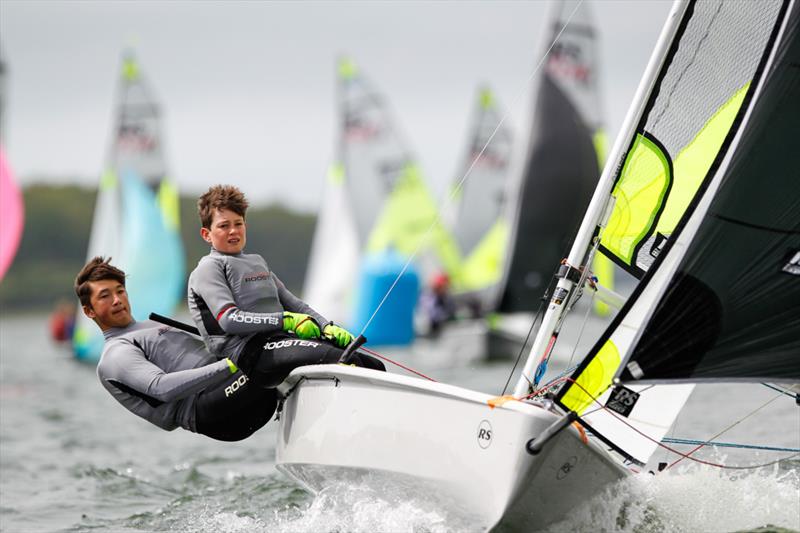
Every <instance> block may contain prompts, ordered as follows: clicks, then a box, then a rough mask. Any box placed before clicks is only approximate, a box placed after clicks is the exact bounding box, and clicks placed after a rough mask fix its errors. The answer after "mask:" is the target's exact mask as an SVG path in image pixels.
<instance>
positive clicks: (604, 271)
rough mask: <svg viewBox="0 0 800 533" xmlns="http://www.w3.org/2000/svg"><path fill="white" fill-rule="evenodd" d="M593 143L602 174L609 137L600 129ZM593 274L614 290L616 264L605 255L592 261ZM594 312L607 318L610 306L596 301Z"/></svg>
mask: <svg viewBox="0 0 800 533" xmlns="http://www.w3.org/2000/svg"><path fill="white" fill-rule="evenodd" d="M592 142H593V143H594V151H595V153H596V154H597V163H598V165H599V166H600V172H602V171H603V165H605V163H606V153H607V147H608V136H607V135H606V132H605V131H603V130H602V129H598V130H597V131H595V132H594V135H592ZM592 272H594V275H595V276H597V281H598V283H600V285H602V286H603V287H605V288H607V289H609V290H612V291H613V290H614V264H613V263H612V262H611V260H610V259H608V258H607V257H606V256H604V255H603V254H595V255H594V259H593V260H592ZM594 312H595V313H596V314H597V315H598V316H607V315H608V312H609V308H608V305H607V304H605V303H603V302H601V301H600V300H595V302H594Z"/></svg>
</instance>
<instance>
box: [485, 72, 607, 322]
mask: <svg viewBox="0 0 800 533" xmlns="http://www.w3.org/2000/svg"><path fill="white" fill-rule="evenodd" d="M534 116H535V117H536V119H535V122H534V125H533V129H532V132H531V144H530V148H529V150H530V151H529V153H528V156H527V161H528V163H527V164H526V175H525V176H524V178H523V181H522V186H521V191H520V200H519V207H518V209H517V220H516V227H517V232H516V235H515V236H514V241H513V242H512V243H511V246H510V248H509V254H510V255H509V257H511V263H510V265H509V269H508V274H507V277H506V284H505V289H504V291H503V295H502V299H501V301H500V305H499V310H500V311H502V312H516V311H532V310H535V308H536V307H537V306H538V302H539V298H540V297H541V294H542V293H543V292H544V289H545V287H547V285H548V284H549V283H550V281H551V277H552V273H553V267H554V265H557V264H558V263H559V261H560V260H561V258H562V257H564V256H565V255H566V253H567V251H568V250H569V246H570V245H571V238H572V236H574V235H575V232H576V230H577V228H578V226H579V225H580V221H581V217H582V215H583V213H584V212H585V210H586V206H587V205H588V204H589V200H590V199H591V195H592V191H593V190H594V187H595V185H596V184H597V180H598V178H599V169H598V165H597V154H596V152H595V149H594V144H593V142H592V137H591V133H590V132H589V130H588V128H587V126H586V124H585V123H584V121H583V119H582V118H581V117H580V115H579V113H578V110H577V109H576V108H575V106H574V105H573V104H572V103H571V102H570V101H569V99H568V97H567V96H566V95H565V94H564V93H563V91H562V90H561V89H560V88H559V87H558V86H557V85H556V84H555V83H554V81H553V80H552V79H551V78H550V76H549V75H548V74H546V75H544V76H543V77H542V83H541V85H540V88H539V93H538V97H537V99H536V107H535V111H534Z"/></svg>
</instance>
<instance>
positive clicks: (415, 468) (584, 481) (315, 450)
mask: <svg viewBox="0 0 800 533" xmlns="http://www.w3.org/2000/svg"><path fill="white" fill-rule="evenodd" d="M281 389H282V390H283V391H285V392H286V394H287V397H286V399H285V402H284V404H283V408H282V411H281V413H280V415H279V416H280V418H279V428H278V443H277V453H276V455H277V458H276V464H277V467H278V469H279V470H281V471H282V472H284V473H285V474H287V475H288V476H289V477H291V478H293V479H295V480H296V481H297V482H298V483H299V484H301V485H302V486H303V487H305V488H306V489H307V490H309V491H311V492H314V493H316V492H319V491H321V490H323V489H325V488H326V487H330V486H334V485H337V484H339V483H342V482H346V483H359V484H366V485H368V486H369V487H370V488H371V489H373V490H375V491H377V492H378V493H380V492H381V491H386V492H387V493H388V492H390V491H391V493H393V494H396V493H397V490H398V489H400V490H404V491H413V492H409V493H410V494H414V495H415V496H417V497H423V498H425V499H426V500H428V501H435V502H437V503H438V502H440V503H441V504H442V506H443V508H445V509H447V510H449V511H451V512H455V513H458V516H461V517H469V518H470V519H471V520H472V521H473V523H474V524H475V526H476V529H490V528H493V527H495V526H496V525H498V524H501V525H503V526H508V527H510V528H511V529H516V528H518V527H522V526H524V527H525V528H526V529H531V528H536V527H542V526H545V525H547V524H550V523H553V522H555V521H558V520H561V519H563V518H564V517H566V516H567V514H568V512H569V510H570V509H572V508H573V507H574V506H575V505H576V504H578V503H580V502H582V501H584V500H586V499H588V498H590V497H592V496H594V495H595V494H596V493H597V491H598V490H600V489H601V488H602V487H603V486H604V485H606V484H608V483H611V482H613V481H616V480H618V479H620V478H622V477H624V476H625V475H626V473H627V471H626V470H625V469H624V468H622V467H621V466H620V465H619V464H618V463H617V462H616V461H615V460H614V459H613V458H612V457H611V456H610V455H609V454H608V453H607V452H606V451H605V450H604V449H603V448H602V447H600V446H598V445H596V444H594V443H593V442H591V441H590V442H588V443H585V442H584V440H583V438H582V436H581V434H580V433H579V431H578V430H577V429H576V428H575V427H568V428H567V429H566V430H564V431H562V432H561V433H560V434H558V436H557V437H556V438H554V439H553V440H552V441H551V442H550V443H548V445H547V446H545V448H544V450H543V451H542V453H540V454H539V455H537V456H532V455H530V454H529V453H527V452H526V450H525V444H526V443H527V442H528V441H529V440H530V439H531V438H533V437H535V436H536V435H539V434H541V432H542V431H544V430H545V429H546V428H547V427H548V426H550V425H551V424H552V423H553V422H554V421H556V420H557V419H558V416H557V415H556V414H554V413H551V412H549V411H547V410H546V409H544V408H543V407H541V406H537V405H531V404H527V403H522V402H517V401H510V402H507V403H504V404H503V405H501V406H498V407H495V408H491V407H489V405H488V403H487V402H488V400H490V399H491V398H492V397H491V396H489V395H487V394H483V393H478V392H474V391H469V390H466V389H462V388H459V387H453V386H450V385H444V384H440V383H434V382H429V381H424V380H421V379H417V378H410V377H406V376H399V375H395V374H388V373H382V372H376V371H371V370H364V369H360V368H353V367H344V366H334V365H322V366H308V367H301V368H299V369H297V370H295V371H294V372H293V373H292V374H291V375H290V376H289V378H288V379H287V381H286V382H285V383H284V384H283V385H282V387H281Z"/></svg>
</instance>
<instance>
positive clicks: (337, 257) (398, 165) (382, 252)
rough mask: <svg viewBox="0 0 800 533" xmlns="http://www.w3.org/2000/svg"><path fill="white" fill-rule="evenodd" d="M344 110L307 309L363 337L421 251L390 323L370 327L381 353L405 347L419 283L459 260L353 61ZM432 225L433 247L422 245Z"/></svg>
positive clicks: (380, 102) (343, 77)
mask: <svg viewBox="0 0 800 533" xmlns="http://www.w3.org/2000/svg"><path fill="white" fill-rule="evenodd" d="M338 100H339V109H340V125H339V137H338V144H337V162H336V163H335V164H334V165H333V166H332V168H331V171H330V172H329V179H328V183H327V185H326V193H325V195H324V196H323V198H325V200H324V202H323V205H322V207H321V211H320V216H319V219H318V223H317V226H316V230H315V234H314V238H313V241H312V248H311V257H310V259H309V268H308V274H307V275H306V280H305V286H304V291H303V295H304V299H305V300H306V301H307V302H309V305H311V306H312V307H314V308H315V309H318V310H319V312H320V313H322V314H323V315H325V316H326V317H328V318H330V319H331V320H334V321H336V322H339V323H341V324H345V325H347V326H348V327H349V328H350V329H355V330H360V329H361V328H362V327H363V326H365V324H366V323H367V322H368V321H369V319H370V317H371V315H372V311H373V310H374V309H375V306H376V305H377V303H378V302H379V301H380V299H381V298H382V297H383V295H384V294H385V288H386V287H387V286H388V285H389V284H391V282H392V281H394V279H395V278H396V277H397V274H398V273H399V272H400V270H401V268H402V267H403V266H404V264H405V261H406V259H408V258H409V257H410V256H411V255H412V253H414V252H415V251H416V250H417V248H418V247H420V245H421V244H424V246H423V249H422V253H421V254H420V255H419V257H418V258H417V260H416V261H415V264H414V265H413V268H412V269H411V270H410V271H408V272H404V277H403V278H401V281H402V282H403V283H401V285H400V287H399V290H398V291H397V293H396V294H394V296H393V298H392V299H389V300H387V301H386V302H385V304H384V305H385V306H387V314H391V315H393V320H392V321H391V323H388V322H387V323H382V322H381V321H380V320H378V321H377V322H373V323H372V324H370V327H369V328H368V329H367V332H366V335H368V336H369V337H370V339H371V340H372V342H373V343H374V344H408V343H409V342H411V341H412V340H413V337H414V332H413V310H414V306H415V305H416V301H417V296H418V291H419V286H418V280H417V276H422V277H425V276H426V275H428V273H430V272H431V271H432V270H434V269H438V268H444V269H445V270H446V271H448V272H453V271H455V270H456V269H457V268H458V264H459V256H458V251H457V248H456V245H455V243H454V241H453V240H452V238H451V237H450V235H449V233H448V232H447V231H446V229H445V228H444V225H443V224H441V223H439V222H438V221H437V206H436V204H435V203H434V201H433V198H432V196H431V194H430V192H429V191H428V189H427V186H426V185H425V182H424V181H423V179H422V172H421V170H420V168H419V165H418V164H417V162H416V160H415V158H414V157H413V155H412V153H411V150H410V149H409V148H408V143H407V142H406V140H405V139H404V138H403V136H402V135H401V133H400V131H399V128H398V127H397V126H396V124H395V121H394V120H393V118H392V116H391V113H390V112H389V109H388V105H387V104H386V100H385V97H384V96H383V95H382V94H381V93H379V92H378V91H377V90H376V89H375V88H374V86H373V85H372V84H371V83H370V81H369V80H368V79H367V78H366V77H365V76H364V75H363V74H362V73H361V71H360V69H359V68H358V67H357V66H356V64H355V62H354V61H352V60H351V59H348V58H345V59H342V60H341V61H340V62H339V72H338ZM432 225H433V226H434V228H433V231H432V233H433V238H432V239H431V241H429V242H431V243H432V244H431V245H428V244H426V243H423V238H424V236H425V234H426V233H427V231H428V228H429V227H431V226H432ZM331 234H335V238H331V237H330V235H331ZM387 280H388V282H387ZM353 287H356V289H355V290H354V289H353Z"/></svg>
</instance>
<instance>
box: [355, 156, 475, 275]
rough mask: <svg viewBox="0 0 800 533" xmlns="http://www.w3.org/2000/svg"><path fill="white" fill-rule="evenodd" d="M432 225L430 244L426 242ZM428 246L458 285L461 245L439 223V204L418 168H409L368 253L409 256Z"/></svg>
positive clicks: (369, 244) (401, 179)
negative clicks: (389, 251) (429, 191)
mask: <svg viewBox="0 0 800 533" xmlns="http://www.w3.org/2000/svg"><path fill="white" fill-rule="evenodd" d="M431 225H433V229H431V234H430V236H429V242H430V244H428V243H423V239H424V238H425V236H426V234H427V232H428V228H430V227H431ZM428 246H430V247H432V248H433V250H434V252H435V253H436V255H437V257H438V258H439V262H440V264H441V265H442V267H443V268H444V270H445V271H446V272H447V274H448V275H449V276H450V278H451V280H453V281H454V282H457V280H458V275H459V271H460V266H461V258H460V254H459V252H458V246H457V245H456V242H455V240H454V239H453V237H452V236H451V235H450V233H449V232H448V231H447V230H446V229H445V228H444V225H443V224H442V223H441V221H440V220H439V218H438V212H437V208H436V204H435V203H434V202H433V198H431V195H430V194H429V193H428V190H427V188H426V187H425V183H424V182H423V180H422V178H421V176H420V172H419V168H418V167H417V166H416V165H406V167H405V168H404V169H403V173H402V175H401V176H400V178H399V179H398V180H397V184H396V185H395V188H394V190H393V191H392V193H391V194H390V195H389V198H388V199H387V201H386V205H385V207H384V209H383V211H382V212H381V215H380V217H379V218H378V223H377V224H376V225H375V228H374V229H373V230H372V233H371V234H370V237H369V240H368V242H367V251H368V252H381V251H384V250H387V249H390V248H391V249H394V250H396V251H397V252H399V253H400V254H402V255H405V256H410V255H411V254H412V253H414V252H415V251H416V250H417V249H418V248H420V247H422V248H427V247H428Z"/></svg>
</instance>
